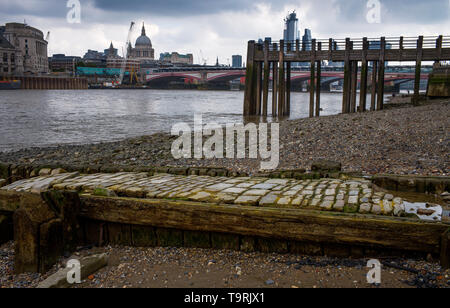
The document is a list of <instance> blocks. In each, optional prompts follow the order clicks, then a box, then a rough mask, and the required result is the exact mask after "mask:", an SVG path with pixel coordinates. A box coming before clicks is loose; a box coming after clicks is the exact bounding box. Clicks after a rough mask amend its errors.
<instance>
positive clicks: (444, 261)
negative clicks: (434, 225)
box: [441, 228, 450, 269]
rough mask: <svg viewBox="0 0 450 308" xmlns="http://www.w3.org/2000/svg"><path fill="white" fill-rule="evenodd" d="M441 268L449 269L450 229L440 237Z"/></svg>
mask: <svg viewBox="0 0 450 308" xmlns="http://www.w3.org/2000/svg"><path fill="white" fill-rule="evenodd" d="M441 266H442V267H443V268H444V269H449V268H450V228H449V229H448V230H447V231H446V232H444V234H442V237H441Z"/></svg>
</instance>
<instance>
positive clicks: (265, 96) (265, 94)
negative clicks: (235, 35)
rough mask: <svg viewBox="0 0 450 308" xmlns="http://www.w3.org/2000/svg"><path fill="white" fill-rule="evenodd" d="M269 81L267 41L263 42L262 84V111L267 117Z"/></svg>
mask: <svg viewBox="0 0 450 308" xmlns="http://www.w3.org/2000/svg"><path fill="white" fill-rule="evenodd" d="M269 81H270V63H269V41H265V42H264V84H263V112H262V115H263V116H264V117H267V105H268V100H269Z"/></svg>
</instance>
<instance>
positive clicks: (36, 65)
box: [2, 23, 49, 74]
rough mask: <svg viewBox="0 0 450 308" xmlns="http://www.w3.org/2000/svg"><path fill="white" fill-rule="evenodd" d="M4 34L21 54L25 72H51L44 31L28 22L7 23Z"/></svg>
mask: <svg viewBox="0 0 450 308" xmlns="http://www.w3.org/2000/svg"><path fill="white" fill-rule="evenodd" d="M2 35H3V37H4V38H6V40H8V42H9V43H10V44H11V45H12V46H14V48H15V49H16V50H17V52H19V53H20V54H21V55H20V56H21V57H22V65H23V72H24V73H32V74H41V73H42V74H47V73H48V72H49V65H48V54H47V45H48V43H47V41H45V39H44V34H43V33H42V31H40V30H38V29H36V28H33V27H30V26H28V25H26V24H21V23H7V24H6V25H5V26H4V29H3V34H2Z"/></svg>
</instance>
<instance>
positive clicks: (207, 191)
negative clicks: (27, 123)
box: [1, 170, 405, 216]
mask: <svg viewBox="0 0 450 308" xmlns="http://www.w3.org/2000/svg"><path fill="white" fill-rule="evenodd" d="M61 172H63V170H57V171H54V170H41V172H40V174H43V175H42V176H38V177H34V178H31V179H28V180H22V181H17V182H15V183H12V184H10V185H8V186H4V187H2V188H1V189H2V190H9V191H17V192H34V193H40V192H41V191H45V190H48V189H50V188H52V189H59V190H64V189H68V190H76V191H79V192H83V193H87V194H89V193H91V194H92V193H94V192H95V191H97V192H98V191H104V190H107V191H108V192H110V195H114V194H116V195H117V196H120V197H133V198H161V199H180V200H190V201H197V202H209V203H216V204H237V205H246V206H262V207H281V208H286V207H287V208H305V209H313V210H319V211H335V212H351V213H357V212H359V213H362V214H376V215H385V216H404V215H405V206H404V202H403V200H402V199H401V198H395V196H392V195H386V194H385V193H382V192H374V191H373V190H372V189H371V183H370V181H368V180H365V179H357V180H355V179H353V180H348V181H345V180H336V179H321V180H303V181H302V180H294V179H268V178H257V177H255V178H249V177H242V178H229V177H209V176H196V175H191V176H180V175H172V174H157V175H154V176H149V175H148V174H147V173H133V172H122V173H116V174H91V175H82V174H78V173H61Z"/></svg>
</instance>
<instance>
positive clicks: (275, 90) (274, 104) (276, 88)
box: [272, 43, 278, 117]
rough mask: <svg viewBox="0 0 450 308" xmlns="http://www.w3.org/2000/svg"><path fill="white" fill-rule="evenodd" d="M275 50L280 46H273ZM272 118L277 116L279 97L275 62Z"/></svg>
mask: <svg viewBox="0 0 450 308" xmlns="http://www.w3.org/2000/svg"><path fill="white" fill-rule="evenodd" d="M273 50H274V51H277V50H278V46H277V44H276V43H274V44H273ZM272 70H273V71H272V117H276V116H277V105H278V101H277V97H278V62H277V61H274V62H273V68H272Z"/></svg>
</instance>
